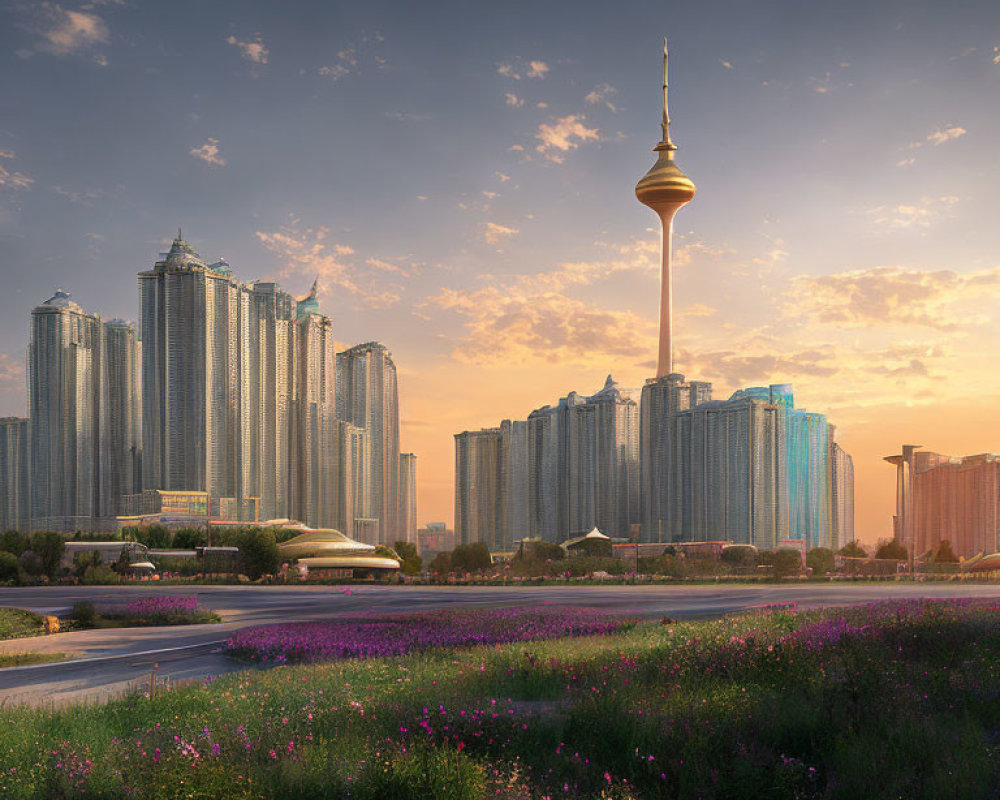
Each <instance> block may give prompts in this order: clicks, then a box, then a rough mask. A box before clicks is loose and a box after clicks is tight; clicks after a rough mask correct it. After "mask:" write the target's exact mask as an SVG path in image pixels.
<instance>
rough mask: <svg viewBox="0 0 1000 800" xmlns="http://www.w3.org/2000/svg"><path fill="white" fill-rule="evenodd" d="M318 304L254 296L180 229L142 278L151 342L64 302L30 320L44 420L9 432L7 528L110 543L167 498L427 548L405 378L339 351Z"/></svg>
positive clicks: (2, 512) (1, 473)
mask: <svg viewBox="0 0 1000 800" xmlns="http://www.w3.org/2000/svg"><path fill="white" fill-rule="evenodd" d="M316 295H317V287H316V285H315V284H314V285H313V287H312V291H310V293H309V294H308V295H307V296H306V297H304V298H302V299H301V300H299V301H296V300H294V299H293V298H292V297H291V296H290V295H288V294H287V293H286V292H284V291H283V290H282V289H281V288H280V287H279V286H278V285H277V284H275V283H272V282H264V281H259V282H255V283H251V284H245V283H242V282H240V281H238V280H237V279H236V278H234V276H233V274H232V270H231V268H230V266H229V264H227V263H226V262H225V261H221V260H220V261H216V262H214V263H208V262H206V261H205V260H203V259H202V258H201V257H200V256H199V255H198V254H197V253H196V252H195V251H194V249H193V248H192V247H191V246H190V245H189V244H188V243H187V242H185V241H184V240H183V239H182V238H181V235H180V232H178V235H177V238H176V239H175V240H174V242H173V244H172V245H171V248H170V250H169V252H167V253H164V254H162V256H161V259H160V260H159V261H157V262H156V263H155V264H154V266H153V268H152V269H150V270H148V271H144V272H140V273H139V299H140V308H139V325H138V329H136V328H135V327H133V326H132V325H130V324H129V323H126V322H123V321H122V320H112V321H110V322H102V321H101V319H100V318H99V317H98V316H97V315H95V314H89V313H87V312H85V311H83V309H81V308H80V307H79V306H78V305H77V304H76V303H75V302H73V300H72V299H71V298H70V296H69V295H68V294H67V293H65V292H62V291H59V292H56V294H55V296H53V297H52V298H51V299H49V300H47V301H46V302H45V303H43V304H42V305H40V306H39V307H38V308H36V309H35V310H34V311H33V312H32V315H31V320H32V321H31V340H30V345H29V348H28V406H29V415H28V419H27V420H19V419H4V420H0V479H2V480H0V485H2V486H3V491H2V492H0V525H4V526H7V527H17V528H22V529H27V528H29V527H31V528H36V529H40V528H49V529H56V530H74V529H78V528H83V529H100V528H108V527H112V526H114V525H115V524H116V518H117V517H119V516H123V515H126V514H129V513H134V510H135V507H136V506H137V505H141V504H142V502H141V500H140V499H138V498H141V497H142V496H143V493H147V494H148V493H149V492H151V491H152V492H172V493H181V494H183V493H195V494H204V495H205V496H206V498H205V500H203V501H202V502H203V504H205V503H206V502H207V505H208V508H206V511H207V512H209V511H210V512H211V513H212V514H214V515H216V516H222V517H226V516H227V515H235V516H237V517H238V518H239V519H245V520H246V521H251V520H253V521H255V520H256V519H257V518H258V517H259V518H262V519H264V520H271V519H296V520H299V521H301V522H304V523H306V524H307V525H310V526H313V527H324V528H337V529H339V530H341V531H343V532H344V533H346V534H347V535H349V536H354V537H356V538H360V539H361V540H363V541H368V542H371V543H392V542H393V541H396V540H398V539H407V540H408V541H415V514H416V511H415V507H416V498H415V488H414V484H415V476H416V457H415V456H413V455H412V454H407V456H406V459H405V465H403V466H401V461H400V453H399V407H398V397H397V389H396V367H395V365H394V364H393V361H392V358H391V356H390V353H389V352H388V350H386V348H385V347H384V346H382V345H381V344H378V343H375V342H370V343H367V344H363V345H359V346H357V347H353V348H350V349H349V350H346V351H344V352H340V353H338V352H337V350H336V343H335V340H334V338H333V324H332V322H331V320H330V318H329V317H327V316H325V315H323V314H322V313H321V312H320V308H319V302H318V299H317V296H316ZM401 469H403V470H404V477H403V480H402V481H401V479H400V470H401ZM401 487H405V496H404V491H401ZM246 509H253V512H252V513H248V512H247V511H246ZM410 528H413V529H414V530H413V531H412V532H410V533H409V534H408V531H410Z"/></svg>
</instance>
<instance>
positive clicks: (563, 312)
mask: <svg viewBox="0 0 1000 800" xmlns="http://www.w3.org/2000/svg"><path fill="white" fill-rule="evenodd" d="M595 246H596V247H599V248H602V249H603V250H604V251H605V252H606V253H607V257H606V258H601V259H596V260H592V261H566V262H560V263H558V264H556V265H555V267H554V268H553V269H551V270H548V271H545V272H536V273H533V274H519V275H506V276H497V275H480V276H478V277H479V280H480V281H481V282H482V286H481V287H480V288H473V289H450V288H443V289H441V291H440V292H439V293H438V294H437V295H435V296H433V297H429V298H427V299H426V300H425V301H424V303H423V306H433V307H435V308H438V309H441V310H444V311H450V312H453V313H455V314H458V315H459V316H460V317H462V318H464V320H465V335H464V336H462V337H461V338H460V343H459V346H458V347H456V349H455V351H454V353H453V357H454V358H455V359H456V360H458V361H463V362H472V363H479V364H485V363H498V364H510V363H517V362H521V361H534V362H539V363H549V362H567V363H590V362H591V360H593V359H599V358H602V357H605V356H606V357H609V358H615V357H625V358H641V357H642V356H645V355H648V354H649V353H651V352H655V350H656V323H655V321H654V320H651V319H648V318H645V317H642V316H640V315H638V314H636V313H634V312H632V311H629V310H616V309H606V308H601V307H600V306H598V305H596V304H594V303H593V302H589V301H586V300H582V299H579V298H575V297H571V296H569V294H568V293H569V292H571V291H573V290H574V289H578V288H581V287H589V286H594V285H595V284H598V283H600V282H603V281H607V280H609V279H611V278H613V277H614V276H616V275H619V274H622V273H628V272H639V273H649V272H654V271H658V270H659V239H658V238H657V239H655V240H653V239H650V240H646V239H637V240H632V241H630V242H627V243H625V244H609V243H604V242H596V243H595ZM682 313H685V314H686V313H688V310H687V309H685V310H683V311H682ZM712 313H714V311H713V310H712V309H710V308H708V307H707V306H704V305H702V306H698V307H695V308H692V309H690V316H692V317H701V316H709V315H711V314H712Z"/></svg>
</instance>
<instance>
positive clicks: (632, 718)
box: [0, 601, 1000, 800]
mask: <svg viewBox="0 0 1000 800" xmlns="http://www.w3.org/2000/svg"><path fill="white" fill-rule="evenodd" d="M0 726H2V729H3V730H4V735H3V739H2V747H0V792H2V793H3V795H4V796H5V797H10V798H49V797H60V798H71V797H83V796H91V797H95V796H96V797H121V796H130V797H138V798H156V797H198V798H230V797H235V798H270V797H275V798H400V799H401V800H406V799H407V798H454V800H474V799H478V798H485V797H500V798H524V800H541V798H544V797H549V798H555V797H566V798H570V797H571V798H594V799H595V800H596V799H597V798H618V799H619V800H626V799H627V798H636V799H637V798H692V799H693V798H698V799H699V800H700V799H701V798H719V799H720V800H721V798H761V797H767V798H845V800H846V799H847V798H858V797H864V798H896V797H906V798H928V799H929V798H938V797H949V798H969V799H970V800H971V799H972V798H989V797H996V795H997V790H998V788H1000V605H998V604H997V603H996V602H992V601H991V602H980V601H975V602H974V601H906V602H895V603H879V604H874V605H868V606H859V607H855V608H850V609H839V610H838V609H826V610H822V611H814V612H807V613H803V614H794V613H786V612H778V613H769V614H768V613H758V614H753V615H746V616H737V617H730V618H727V619H724V620H719V621H713V622H693V623H677V624H661V623H643V624H639V625H636V626H634V627H632V628H630V629H628V630H626V631H625V632H623V633H615V634H610V635H606V636H599V637H584V638H572V639H561V640H550V641H531V642H518V643H513V644H505V645H496V646H488V647H474V648H439V649H433V650H430V651H427V652H423V653H419V654H412V655H408V656H401V657H392V658H372V659H368V660H342V661H334V662H331V663H327V664H309V665H301V666H288V667H279V668H276V669H273V670H270V671H267V672H256V673H237V674H233V675H227V676H223V677H220V678H217V679H215V680H210V681H206V682H204V683H201V684H198V685H195V686H191V687H187V688H183V689H178V690H174V691H170V692H165V693H163V694H158V695H157V697H156V698H155V699H154V700H152V701H150V700H149V699H147V698H128V699H123V700H119V701H115V702H112V703H109V704H107V705H104V706H80V707H72V708H67V709H62V710H56V711H46V710H29V709H24V708H17V709H0Z"/></svg>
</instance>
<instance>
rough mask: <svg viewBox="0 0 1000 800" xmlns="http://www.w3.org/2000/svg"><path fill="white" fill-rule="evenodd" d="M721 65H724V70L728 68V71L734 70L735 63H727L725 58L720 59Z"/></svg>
mask: <svg viewBox="0 0 1000 800" xmlns="http://www.w3.org/2000/svg"><path fill="white" fill-rule="evenodd" d="M719 63H720V64H722V66H723V67H724V68H726V69H733V62H732V61H727V60H726V59H724V58H720V59H719Z"/></svg>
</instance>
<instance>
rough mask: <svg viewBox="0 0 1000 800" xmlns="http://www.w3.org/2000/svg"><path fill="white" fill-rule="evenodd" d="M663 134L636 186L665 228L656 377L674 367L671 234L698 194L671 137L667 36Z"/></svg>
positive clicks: (636, 194)
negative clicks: (677, 160)
mask: <svg viewBox="0 0 1000 800" xmlns="http://www.w3.org/2000/svg"><path fill="white" fill-rule="evenodd" d="M661 125H662V127H663V138H662V139H660V143H659V144H658V145H656V147H654V148H653V152H654V153H659V156H658V157H657V159H656V163H655V164H653V167H652V169H650V170H649V172H647V173H646V174H645V175H643V176H642V179H641V180H640V181H639V182H638V183H637V184H636V186H635V196H636V197H637V198H639V202H640V203H642V204H644V205H647V206H649V207H650V208H651V209H653V211H655V212H656V213H657V214H658V215H659V217H660V224H661V226H662V228H663V241H662V245H661V250H662V251H663V262H662V263H663V266H662V270H661V273H660V349H659V356H658V358H657V361H656V377H657V378H662V377H664V376H665V375H669V374H670V373H671V372H673V369H674V357H673V342H672V337H673V324H674V305H673V290H672V275H671V269H670V250H671V241H670V240H671V237H672V234H673V228H674V214H676V213H677V209H678V208H680V207H681V206H682V205H684V204H685V203H688V202H690V200H691V198H692V197H694V191H695V189H694V184H693V183H692V182H691V180H690V179H689V178H688V177H687V175H685V174H684V173H683V172H681V169H680V167H678V166H677V165H676V164H675V163H674V151H675V150H676V149H677V146H676V145H675V144H674V143H673V142H672V141H670V112H669V111H668V109H667V40H666V39H664V40H663V121H662V122H661Z"/></svg>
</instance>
